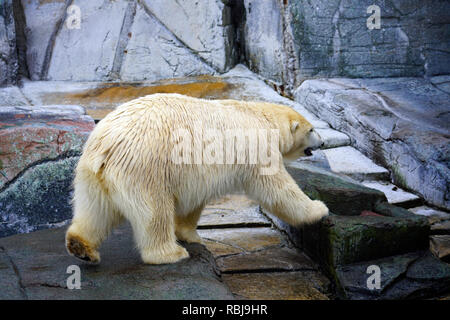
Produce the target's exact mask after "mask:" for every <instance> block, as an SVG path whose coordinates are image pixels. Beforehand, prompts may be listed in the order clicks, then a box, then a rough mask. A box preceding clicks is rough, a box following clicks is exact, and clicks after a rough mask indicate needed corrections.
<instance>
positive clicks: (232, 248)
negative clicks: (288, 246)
mask: <svg viewBox="0 0 450 320" xmlns="http://www.w3.org/2000/svg"><path fill="white" fill-rule="evenodd" d="M198 233H199V235H200V237H202V239H203V243H204V244H205V246H206V248H207V249H208V250H209V252H211V253H212V255H213V256H214V257H215V258H219V257H223V256H229V255H233V254H241V253H251V252H254V251H259V250H264V249H268V248H273V247H279V246H281V245H283V244H285V241H284V239H283V238H282V236H281V234H280V232H278V230H275V229H271V228H227V229H207V230H205V229H201V230H198Z"/></svg>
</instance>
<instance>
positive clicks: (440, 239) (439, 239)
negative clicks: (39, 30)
mask: <svg viewBox="0 0 450 320" xmlns="http://www.w3.org/2000/svg"><path fill="white" fill-rule="evenodd" d="M430 250H431V252H432V253H433V254H434V255H435V256H436V257H438V258H439V259H441V260H443V261H446V262H450V235H448V234H446V235H433V236H431V237H430Z"/></svg>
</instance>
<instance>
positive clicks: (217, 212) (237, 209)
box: [198, 194, 271, 229]
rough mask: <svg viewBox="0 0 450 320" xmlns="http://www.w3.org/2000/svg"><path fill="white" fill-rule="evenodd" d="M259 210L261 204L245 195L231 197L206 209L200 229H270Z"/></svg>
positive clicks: (267, 221) (268, 222)
mask: <svg viewBox="0 0 450 320" xmlns="http://www.w3.org/2000/svg"><path fill="white" fill-rule="evenodd" d="M270 225H271V224H270V221H269V220H267V218H265V217H264V216H263V215H262V214H261V213H260V209H259V204H258V203H256V202H255V201H252V200H250V199H248V198H247V197H246V196H245V195H241V194H237V195H230V196H226V197H223V198H221V199H218V200H216V201H214V202H212V203H210V204H209V205H207V206H206V207H205V209H204V210H203V212H202V215H201V217H200V220H199V222H198V228H199V229H213V228H239V227H270Z"/></svg>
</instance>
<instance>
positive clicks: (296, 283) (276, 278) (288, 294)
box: [222, 271, 329, 300]
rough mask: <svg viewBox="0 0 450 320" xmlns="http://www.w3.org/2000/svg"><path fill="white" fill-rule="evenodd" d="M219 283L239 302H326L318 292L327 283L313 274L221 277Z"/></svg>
mask: <svg viewBox="0 0 450 320" xmlns="http://www.w3.org/2000/svg"><path fill="white" fill-rule="evenodd" d="M222 280H223V282H224V283H225V284H226V285H227V286H228V287H229V288H230V290H231V292H232V293H233V294H234V295H236V296H237V297H238V298H240V299H250V300H329V298H328V297H327V296H326V295H324V294H323V293H322V292H323V291H324V290H327V287H328V286H329V280H328V279H327V278H326V277H325V276H323V275H321V274H320V273H318V272H316V271H294V272H270V273H241V274H223V275H222ZM269 288H276V290H270V289H269Z"/></svg>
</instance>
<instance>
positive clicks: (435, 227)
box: [430, 220, 450, 235]
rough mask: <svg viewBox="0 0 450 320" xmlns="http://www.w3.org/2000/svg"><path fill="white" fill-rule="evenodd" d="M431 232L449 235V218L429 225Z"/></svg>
mask: <svg viewBox="0 0 450 320" xmlns="http://www.w3.org/2000/svg"><path fill="white" fill-rule="evenodd" d="M430 232H431V234H447V235H450V220H446V221H442V222H436V223H433V224H432V225H431V227H430Z"/></svg>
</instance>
